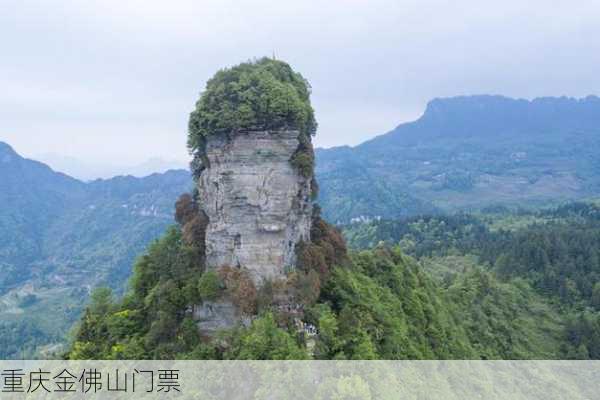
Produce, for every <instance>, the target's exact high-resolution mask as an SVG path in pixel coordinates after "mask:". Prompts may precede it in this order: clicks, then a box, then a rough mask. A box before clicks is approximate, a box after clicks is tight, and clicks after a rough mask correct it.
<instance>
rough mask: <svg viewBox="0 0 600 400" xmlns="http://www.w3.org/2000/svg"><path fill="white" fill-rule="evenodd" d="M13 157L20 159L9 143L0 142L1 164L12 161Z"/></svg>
mask: <svg viewBox="0 0 600 400" xmlns="http://www.w3.org/2000/svg"><path fill="white" fill-rule="evenodd" d="M12 157H19V155H18V154H17V153H16V152H15V150H14V149H13V148H12V147H10V145H9V144H8V143H5V142H1V141H0V162H2V163H5V162H8V161H11V159H12Z"/></svg>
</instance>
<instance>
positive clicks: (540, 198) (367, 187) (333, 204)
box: [316, 95, 600, 223]
mask: <svg viewBox="0 0 600 400" xmlns="http://www.w3.org/2000/svg"><path fill="white" fill-rule="evenodd" d="M599 149H600V98H598V97H597V96H587V97H585V98H580V99H575V98H567V97H558V98H552V97H544V98H536V99H533V100H523V99H511V98H509V97H505V96H492V95H481V96H458V97H452V98H441V99H434V100H432V101H430V102H429V103H428V106H427V108H426V110H425V112H424V114H423V115H422V116H421V117H420V118H419V119H417V120H415V121H412V122H407V123H403V124H400V125H398V126H397V127H396V128H395V129H393V130H392V131H389V132H388V133H385V134H383V135H380V136H377V137H375V138H373V139H370V140H368V141H366V142H364V143H362V144H360V145H358V146H355V147H336V148H331V149H317V150H316V154H317V176H318V177H319V182H321V187H322V188H323V190H322V192H321V196H320V203H321V205H322V207H323V209H324V212H325V217H326V218H328V219H329V220H332V221H336V222H342V223H343V222H348V221H350V220H351V219H353V218H364V217H370V218H375V217H385V218H396V217H402V216H407V215H415V214H423V213H430V212H431V211H433V210H436V209H437V210H438V211H439V210H441V211H460V210H470V209H477V208H482V207H487V206H492V205H498V204H501V205H515V203H518V204H521V205H540V204H545V203H548V202H550V201H553V200H557V199H558V200H561V199H565V200H570V199H581V198H586V197H589V196H595V195H598V194H600V180H599V179H598V178H597V176H598V174H597V173H596V172H597V171H598V169H599V168H600V160H598V157H597V154H598V150H599ZM374 183H375V184H374ZM344 190H345V192H344ZM513 194H514V196H513ZM394 197H399V198H398V199H397V201H388V204H387V205H385V206H382V202H381V199H393V198H394ZM513 200H514V201H513ZM372 205H376V207H375V208H376V210H374V211H373V210H372Z"/></svg>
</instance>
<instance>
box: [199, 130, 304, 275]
mask: <svg viewBox="0 0 600 400" xmlns="http://www.w3.org/2000/svg"><path fill="white" fill-rule="evenodd" d="M299 135H300V133H299V131H297V130H277V131H246V132H239V133H234V134H231V135H229V136H224V135H215V136H209V137H208V138H207V139H206V147H205V154H204V157H203V158H204V163H203V164H204V165H203V170H202V172H201V174H200V176H199V178H198V181H197V185H198V193H199V205H200V207H201V209H202V210H203V211H204V213H205V214H206V216H207V218H208V225H207V227H206V237H205V244H206V265H207V267H208V268H209V269H218V268H219V267H223V266H230V267H238V268H242V269H245V270H246V271H247V272H248V273H249V275H250V277H251V279H252V281H253V282H254V284H255V285H256V286H257V287H260V285H261V284H262V283H263V282H264V280H265V279H273V278H276V277H279V276H283V275H284V274H285V272H286V271H287V270H288V269H290V268H293V267H294V265H295V262H296V245H297V244H298V243H299V242H300V241H301V240H304V241H308V240H310V237H309V236H310V228H311V215H312V201H311V183H310V178H306V177H304V176H302V175H301V174H300V173H299V171H298V170H297V168H295V167H294V166H292V164H291V163H290V160H291V159H292V157H293V156H294V154H295V152H296V151H297V149H298V147H299V144H300V143H299V139H298V138H299Z"/></svg>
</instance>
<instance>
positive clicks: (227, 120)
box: [188, 58, 317, 153]
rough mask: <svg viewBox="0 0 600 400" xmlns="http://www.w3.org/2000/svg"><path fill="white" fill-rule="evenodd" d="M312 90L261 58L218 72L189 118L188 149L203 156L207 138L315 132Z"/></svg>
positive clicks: (283, 66)
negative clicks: (263, 132) (242, 132)
mask: <svg viewBox="0 0 600 400" xmlns="http://www.w3.org/2000/svg"><path fill="white" fill-rule="evenodd" d="M316 126H317V124H316V122H315V117H314V112H313V109H312V106H311V105H310V85H309V84H308V82H307V81H306V79H304V78H303V77H302V75H300V74H299V73H297V72H294V70H293V69H292V68H291V67H290V66H289V65H288V64H287V63H285V62H283V61H279V60H275V59H270V58H261V59H259V60H257V61H249V62H245V63H242V64H240V65H237V66H235V67H232V68H227V69H222V70H220V71H219V72H217V73H216V74H215V76H213V77H212V78H211V79H210V80H209V81H208V82H207V84H206V89H205V91H204V92H203V93H202V95H201V96H200V99H199V100H198V101H197V102H196V108H195V110H194V111H193V112H192V113H191V115H190V121H189V140H188V146H189V149H190V151H191V152H193V153H196V152H197V151H199V150H200V151H202V147H203V142H204V139H205V138H206V137H207V136H209V135H221V134H229V133H231V132H232V131H236V130H250V129H281V128H286V127H290V128H294V129H298V130H300V131H301V133H303V134H305V135H313V134H314V133H315V132H316Z"/></svg>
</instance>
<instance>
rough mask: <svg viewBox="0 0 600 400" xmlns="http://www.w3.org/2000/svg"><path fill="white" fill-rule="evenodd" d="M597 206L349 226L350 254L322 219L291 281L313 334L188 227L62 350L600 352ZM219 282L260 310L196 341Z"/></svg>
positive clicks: (369, 354) (410, 355)
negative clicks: (201, 247)
mask: <svg viewBox="0 0 600 400" xmlns="http://www.w3.org/2000/svg"><path fill="white" fill-rule="evenodd" d="M599 211H600V208H598V207H597V206H595V205H593V204H582V203H576V204H570V205H567V206H563V207H559V208H557V209H552V210H546V211H540V212H535V213H533V212H524V211H510V210H502V209H496V210H490V211H489V212H488V213H480V214H477V215H454V216H435V217H415V218H410V219H406V220H402V221H377V222H371V223H367V224H353V225H350V226H347V227H345V234H346V236H347V237H348V239H349V243H350V245H351V246H352V247H353V248H354V249H353V250H351V251H349V256H348V257H344V256H343V246H342V244H341V243H340V241H339V240H340V239H339V237H338V236H337V235H336V234H335V230H332V228H327V225H326V224H324V223H322V224H316V226H320V227H321V228H322V230H323V232H321V233H317V235H321V236H320V237H321V238H325V239H324V241H321V242H319V241H318V240H317V243H320V244H319V245H317V248H314V249H312V250H311V251H308V252H307V253H306V254H307V255H308V257H309V258H310V259H309V260H308V261H304V262H303V263H302V265H303V266H301V267H300V273H301V274H303V276H304V277H305V278H306V279H298V280H297V281H296V283H295V284H294V290H296V294H297V295H298V296H301V299H302V301H303V302H304V304H305V309H304V310H303V317H302V318H303V321H304V322H305V323H307V324H310V325H314V326H315V328H316V331H317V332H318V334H317V335H311V334H310V333H306V332H305V331H302V330H299V329H298V327H297V326H295V325H294V324H293V323H292V318H291V317H290V315H286V313H285V312H282V311H281V310H280V309H279V308H278V307H277V304H276V302H275V301H274V297H276V296H274V294H273V286H269V285H267V286H266V287H268V288H269V289H265V290H260V291H259V293H255V295H254V296H249V297H248V296H247V292H244V291H242V292H240V290H241V289H240V285H239V283H238V284H236V285H232V284H231V282H230V281H228V280H227V279H228V278H227V277H224V276H223V275H219V274H214V273H212V272H208V273H206V272H203V269H202V267H199V265H201V263H200V264H199V263H198V260H197V259H195V256H194V254H195V251H194V250H193V248H192V247H190V245H189V243H190V242H189V239H188V240H187V241H186V239H185V235H186V232H188V233H187V235H189V231H190V229H191V228H190V226H187V227H186V224H183V226H181V227H174V228H173V229H171V230H170V231H169V232H168V233H167V235H166V236H165V237H163V238H162V239H161V240H160V241H158V242H156V243H155V244H154V245H153V246H152V247H151V248H150V249H149V251H148V252H147V253H146V254H145V255H144V256H142V257H141V258H140V259H139V261H138V263H137V264H136V266H135V273H134V278H133V279H132V281H131V287H130V290H129V292H128V294H127V295H126V296H125V297H124V298H123V299H122V300H116V299H114V298H112V296H111V295H110V293H109V292H107V291H99V292H97V293H96V295H95V296H94V301H93V302H92V304H91V305H90V306H89V307H88V309H87V311H86V314H85V318H84V319H83V322H82V323H81V326H80V327H79V329H78V331H77V334H76V336H75V338H74V345H73V349H72V351H71V352H70V353H69V354H68V357H70V358H183V359H185V358H210V359H213V358H216V359H303V358H315V359H437V358H440V359H463V358H468V359H553V358H577V359H587V358H598V357H599V356H600V354H599V353H598V351H599V350H600V347H599V345H600V343H599V340H598V338H599V337H600V330H599V329H600V313H599V312H598V295H599V293H598V287H599V285H598V283H597V282H598V279H597V273H598V270H599V268H598V267H599V266H598V264H597V262H596V263H595V260H596V261H597V252H598V249H600V247H599V246H598V245H597V241H598V238H599V237H600V231H598V228H600V218H599V215H600V214H599ZM317 237H319V236H317ZM186 243H187V244H186ZM323 243H328V244H327V245H324V244H323ZM319 246H320V247H319ZM361 247H372V248H371V249H370V250H362V249H361ZM328 248H329V251H327V250H326V249H328ZM333 248H337V249H338V251H337V255H336V254H335V253H336V252H335V251H334V250H332V249H333ZM328 252H329V254H330V256H329V257H325V254H326V253H328ZM540 261H543V262H540ZM563 265H567V266H568V267H562V266H563ZM311 271H314V273H313V272H311ZM311 275H314V277H313V278H314V279H312V278H310V276H311ZM585 277H588V278H587V279H586V278H585ZM298 281H302V282H303V283H302V284H297V282H298ZM222 291H231V292H232V293H233V294H234V295H235V293H238V294H239V295H240V301H241V300H243V299H246V300H248V298H251V299H252V300H250V302H251V304H246V305H243V307H246V308H247V309H248V310H251V312H252V313H255V314H256V317H255V318H254V319H253V320H252V323H251V324H250V325H249V326H242V325H240V326H239V327H238V328H236V329H233V330H229V331H222V332H220V333H219V334H218V335H217V336H216V337H215V338H212V339H209V338H207V337H201V336H200V335H199V334H198V331H197V329H196V327H195V324H194V322H193V321H192V319H191V317H190V307H192V306H193V305H194V304H198V302H202V301H203V299H211V298H213V296H215V295H218V293H219V292H222Z"/></svg>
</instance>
